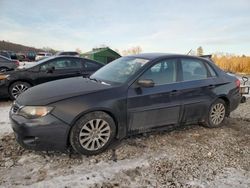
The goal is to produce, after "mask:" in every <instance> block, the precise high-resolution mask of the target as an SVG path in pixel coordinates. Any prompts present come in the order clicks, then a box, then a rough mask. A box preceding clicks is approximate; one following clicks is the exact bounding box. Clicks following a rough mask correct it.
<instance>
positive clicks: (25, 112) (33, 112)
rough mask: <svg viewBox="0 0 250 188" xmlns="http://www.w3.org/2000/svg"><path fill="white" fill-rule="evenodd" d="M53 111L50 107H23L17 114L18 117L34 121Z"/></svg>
mask: <svg viewBox="0 0 250 188" xmlns="http://www.w3.org/2000/svg"><path fill="white" fill-rule="evenodd" d="M52 110H53V107H50V106H25V107H23V108H21V109H20V110H19V112H18V114H19V115H21V116H23V117H25V118H28V119H35V118H40V117H43V116H46V115H47V114H49V113H50V112H51V111H52Z"/></svg>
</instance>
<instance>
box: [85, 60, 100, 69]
mask: <svg viewBox="0 0 250 188" xmlns="http://www.w3.org/2000/svg"><path fill="white" fill-rule="evenodd" d="M100 67H101V66H100V65H98V64H97V63H94V62H90V61H85V62H84V68H85V70H87V71H92V70H93V71H94V70H97V69H98V68H100Z"/></svg>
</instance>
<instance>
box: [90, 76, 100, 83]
mask: <svg viewBox="0 0 250 188" xmlns="http://www.w3.org/2000/svg"><path fill="white" fill-rule="evenodd" d="M88 79H89V80H93V81H95V82H100V80H97V79H96V78H90V77H88Z"/></svg>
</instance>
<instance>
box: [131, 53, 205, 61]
mask: <svg viewBox="0 0 250 188" xmlns="http://www.w3.org/2000/svg"><path fill="white" fill-rule="evenodd" d="M129 57H136V58H142V59H148V60H155V59H160V58H168V57H189V58H190V57H193V58H197V59H206V58H202V57H199V56H192V55H184V54H174V53H141V54H136V55H130V56H129Z"/></svg>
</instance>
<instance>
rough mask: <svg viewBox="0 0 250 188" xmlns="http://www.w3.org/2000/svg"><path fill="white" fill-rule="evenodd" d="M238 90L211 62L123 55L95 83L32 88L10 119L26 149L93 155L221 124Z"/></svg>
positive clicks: (182, 57)
mask: <svg viewBox="0 0 250 188" xmlns="http://www.w3.org/2000/svg"><path fill="white" fill-rule="evenodd" d="M239 90H240V81H239V80H238V79H237V78H236V77H234V76H230V75H228V74H226V73H225V72H224V71H222V70H221V69H219V68H218V67H217V66H216V65H215V64H214V63H213V62H212V61H211V60H207V59H205V58H199V57H193V56H186V55H175V54H172V55H171V54H158V53H154V54H139V55H134V56H128V57H121V58H119V59H117V60H115V61H113V62H111V63H109V64H107V65H105V66H104V67H102V68H101V69H99V70H98V71H97V72H95V73H94V74H93V75H91V76H90V77H89V78H83V77H75V78H69V79H61V80H57V81H54V82H48V83H45V84H41V85H38V86H35V87H33V88H31V89H29V90H27V91H26V92H24V93H22V94H21V95H20V96H19V97H18V98H17V100H16V101H15V102H14V104H13V106H12V108H11V111H10V119H11V122H12V128H13V130H14V132H15V134H16V139H17V141H18V142H19V143H20V144H21V145H22V146H23V147H25V148H28V149H34V150H65V149H67V148H68V147H72V148H73V149H74V150H75V151H77V152H78V153H81V154H86V155H93V154H98V153H100V152H102V151H104V150H105V149H106V148H107V147H108V146H109V145H110V144H111V143H112V142H115V141H116V140H117V139H122V138H124V137H127V136H129V135H132V134H136V133H143V132H149V131H152V130H155V129H160V130H162V129H164V128H167V127H168V126H170V127H178V126H181V125H185V124H192V123H199V124H203V125H205V126H207V127H210V128H213V127H219V126H221V125H223V123H224V119H225V118H226V117H228V116H229V115H230V113H231V112H232V111H233V110H234V109H236V108H237V106H238V105H239V102H240V99H241V96H240V93H239ZM211 139H213V138H211Z"/></svg>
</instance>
